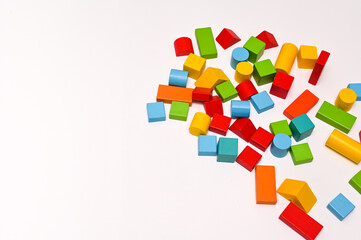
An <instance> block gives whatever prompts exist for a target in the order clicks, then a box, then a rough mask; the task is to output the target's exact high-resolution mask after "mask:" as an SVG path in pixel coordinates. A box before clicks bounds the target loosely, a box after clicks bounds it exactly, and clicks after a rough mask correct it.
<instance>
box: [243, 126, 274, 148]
mask: <svg viewBox="0 0 361 240" xmlns="http://www.w3.org/2000/svg"><path fill="white" fill-rule="evenodd" d="M273 138H274V135H273V134H272V133H270V132H268V131H267V130H265V129H264V128H262V127H259V128H258V129H257V130H256V132H255V133H254V134H253V136H252V137H251V140H250V141H249V143H251V144H252V145H253V146H255V147H256V148H258V149H260V150H262V151H263V152H264V151H266V149H267V148H268V146H269V145H270V144H271V142H272V140H273Z"/></svg>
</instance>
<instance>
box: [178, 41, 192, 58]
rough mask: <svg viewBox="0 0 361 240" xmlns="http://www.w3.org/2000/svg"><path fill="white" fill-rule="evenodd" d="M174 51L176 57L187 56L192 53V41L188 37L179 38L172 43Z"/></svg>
mask: <svg viewBox="0 0 361 240" xmlns="http://www.w3.org/2000/svg"><path fill="white" fill-rule="evenodd" d="M174 50H175V55H176V56H177V57H180V56H188V55H189V54H190V53H194V50H193V44H192V40H191V39H190V38H188V37H180V38H178V39H176V40H175V41H174Z"/></svg>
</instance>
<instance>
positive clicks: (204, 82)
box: [194, 67, 229, 89]
mask: <svg viewBox="0 0 361 240" xmlns="http://www.w3.org/2000/svg"><path fill="white" fill-rule="evenodd" d="M225 81H229V78H228V77H227V75H226V74H225V73H224V72H223V71H222V70H221V69H219V68H213V67H208V68H207V69H206V70H205V71H204V72H203V73H202V75H201V76H200V77H199V78H198V79H197V81H196V82H195V83H194V85H195V86H196V87H203V88H212V89H214V88H215V86H217V85H218V84H220V83H223V82H225Z"/></svg>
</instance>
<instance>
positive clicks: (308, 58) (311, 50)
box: [297, 45, 318, 69]
mask: <svg viewBox="0 0 361 240" xmlns="http://www.w3.org/2000/svg"><path fill="white" fill-rule="evenodd" d="M317 59H318V54H317V48H316V47H315V46H305V45H301V46H300V49H299V51H298V54H297V64H298V68H304V69H313V68H314V66H315V64H316V62H317Z"/></svg>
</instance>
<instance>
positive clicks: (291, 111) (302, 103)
mask: <svg viewBox="0 0 361 240" xmlns="http://www.w3.org/2000/svg"><path fill="white" fill-rule="evenodd" d="M317 102H318V97H316V96H315V95H314V94H313V93H311V92H310V91H309V90H307V89H306V90H305V91H304V92H303V93H301V95H300V96H298V97H297V98H296V99H295V100H294V101H293V102H292V103H291V104H290V105H289V106H288V107H287V108H286V109H285V110H284V111H283V115H285V116H286V117H287V118H288V119H290V120H292V119H293V118H295V117H298V116H300V115H302V114H304V113H307V112H308V111H309V110H310V109H311V108H312V107H313V106H315V105H316V103H317Z"/></svg>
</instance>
